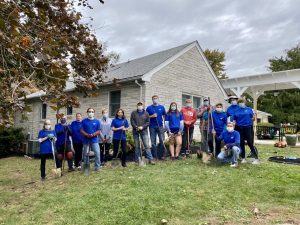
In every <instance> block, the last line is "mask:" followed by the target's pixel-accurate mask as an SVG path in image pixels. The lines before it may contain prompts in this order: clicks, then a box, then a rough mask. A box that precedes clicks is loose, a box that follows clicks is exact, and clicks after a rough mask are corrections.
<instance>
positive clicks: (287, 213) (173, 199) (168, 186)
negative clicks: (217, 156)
mask: <svg viewBox="0 0 300 225" xmlns="http://www.w3.org/2000/svg"><path fill="white" fill-rule="evenodd" d="M258 148H259V150H260V152H261V157H262V164H261V165H260V166H253V165H251V164H246V165H240V166H239V167H238V168H236V169H233V168H229V166H228V165H224V166H220V165H204V164H202V163H201V162H200V161H199V160H198V159H196V157H195V156H194V157H193V159H188V160H181V161H176V162H171V161H167V162H163V163H158V164H157V165H155V166H147V167H145V168H141V167H138V166H136V165H135V164H129V167H128V168H126V169H123V168H104V169H103V170H102V171H101V172H100V173H94V172H92V173H91V175H90V176H89V177H84V176H83V175H82V174H81V173H80V172H74V173H68V174H67V175H65V176H63V177H62V178H59V179H54V178H51V175H50V174H49V179H48V180H47V181H45V182H41V181H39V160H28V159H25V158H22V157H12V158H6V159H1V160H0V194H1V195H0V205H1V208H0V224H109V225H114V224H122V225H123V224H160V221H161V219H166V220H168V224H184V225H185V224H277V223H284V222H289V223H294V224H298V223H300V213H299V212H300V166H297V165H284V164H277V163H272V162H268V161H267V158H268V157H269V156H272V155H275V153H274V151H277V152H278V155H295V156H298V157H300V149H299V148H298V149H296V148H291V149H290V148H287V149H278V148H273V147H270V146H258ZM51 166H52V161H50V160H49V161H47V168H48V173H50V169H51ZM32 181H34V183H30V182H32ZM254 207H257V208H258V209H259V213H258V215H257V216H255V215H254V213H253V211H252V210H253V208H254Z"/></svg>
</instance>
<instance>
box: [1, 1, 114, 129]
mask: <svg viewBox="0 0 300 225" xmlns="http://www.w3.org/2000/svg"><path fill="white" fill-rule="evenodd" d="M100 2H102V3H103V1H100ZM75 4H78V5H82V6H84V7H89V8H92V7H91V6H90V5H89V4H88V2H87V0H51V1H49V0H26V1H25V0H0V62H1V63H0V90H1V91H0V126H6V125H8V124H11V123H12V122H13V116H14V112H16V111H20V112H24V111H30V108H29V107H28V106H27V105H26V96H27V95H28V94H31V93H33V92H36V91H38V90H43V91H44V92H45V93H46V97H44V98H43V100H44V101H49V102H50V103H51V104H52V105H53V106H52V107H53V108H54V109H59V108H60V107H63V106H68V105H70V106H71V105H72V106H78V105H79V102H78V98H77V97H76V96H72V95H70V94H68V93H66V92H63V90H64V88H65V87H66V82H67V81H71V82H73V83H74V85H75V87H76V89H77V90H78V91H80V92H83V93H85V95H86V96H89V95H91V91H92V90H95V89H96V88H97V84H98V83H100V82H102V80H103V74H104V73H105V71H106V70H107V68H108V65H109V61H110V57H109V55H108V54H107V53H106V50H105V48H104V47H103V45H102V44H101V43H99V42H98V41H97V39H96V36H95V35H94V34H92V33H91V31H90V26H89V24H87V23H83V22H82V21H81V17H82V15H81V13H80V12H78V11H77V9H76V7H75Z"/></svg>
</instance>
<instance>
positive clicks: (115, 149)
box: [113, 139, 127, 163]
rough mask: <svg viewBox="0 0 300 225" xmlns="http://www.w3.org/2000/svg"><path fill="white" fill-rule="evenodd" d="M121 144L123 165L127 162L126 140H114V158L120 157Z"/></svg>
mask: <svg viewBox="0 0 300 225" xmlns="http://www.w3.org/2000/svg"><path fill="white" fill-rule="evenodd" d="M120 142H121V149H122V154H121V153H120V154H121V155H122V156H121V160H122V162H123V163H125V162H126V145H127V143H126V140H118V139H113V145H114V155H113V158H116V157H117V156H118V157H119V155H120V154H119V155H118V151H119V144H120Z"/></svg>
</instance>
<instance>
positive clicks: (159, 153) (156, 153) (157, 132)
mask: <svg viewBox="0 0 300 225" xmlns="http://www.w3.org/2000/svg"><path fill="white" fill-rule="evenodd" d="M149 130H150V139H151V147H152V150H151V152H152V156H153V157H154V158H156V159H157V158H159V159H161V158H162V157H163V156H164V153H165V149H164V145H163V143H164V128H163V127H150V128H149ZM156 136H158V139H159V145H158V149H157V146H156Z"/></svg>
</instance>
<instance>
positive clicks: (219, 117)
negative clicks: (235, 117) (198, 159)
mask: <svg viewBox="0 0 300 225" xmlns="http://www.w3.org/2000/svg"><path fill="white" fill-rule="evenodd" d="M211 116H212V118H213V120H214V127H215V131H216V133H217V134H221V133H222V132H223V131H224V128H225V126H226V124H227V114H226V113H225V112H221V113H219V112H216V111H213V112H212V114H211ZM209 132H212V121H211V120H210V124H209Z"/></svg>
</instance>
